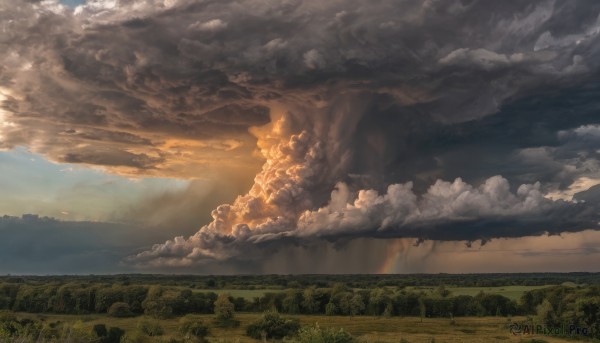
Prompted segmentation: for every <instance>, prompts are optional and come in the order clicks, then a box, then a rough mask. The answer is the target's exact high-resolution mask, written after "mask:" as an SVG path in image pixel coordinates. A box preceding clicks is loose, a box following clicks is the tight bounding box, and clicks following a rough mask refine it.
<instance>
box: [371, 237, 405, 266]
mask: <svg viewBox="0 0 600 343" xmlns="http://www.w3.org/2000/svg"><path fill="white" fill-rule="evenodd" d="M404 248H405V247H404V242H403V240H401V239H398V240H394V241H392V242H391V244H389V245H388V249H387V256H386V257H385V259H384V260H383V264H382V265H381V266H380V267H379V268H377V274H391V273H395V272H397V268H396V265H397V262H398V258H399V257H400V254H402V251H404Z"/></svg>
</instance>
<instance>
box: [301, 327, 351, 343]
mask: <svg viewBox="0 0 600 343" xmlns="http://www.w3.org/2000/svg"><path fill="white" fill-rule="evenodd" d="M292 342H293V343H355V342H356V340H355V339H354V337H352V335H351V334H349V333H348V332H346V331H344V330H343V329H339V330H338V329H333V328H326V329H323V328H320V327H319V325H318V324H317V325H315V326H314V327H303V328H301V329H300V330H299V331H298V335H297V336H296V337H295V338H294V339H292V340H291V342H290V343H292Z"/></svg>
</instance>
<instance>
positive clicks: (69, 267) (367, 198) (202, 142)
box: [0, 0, 600, 274]
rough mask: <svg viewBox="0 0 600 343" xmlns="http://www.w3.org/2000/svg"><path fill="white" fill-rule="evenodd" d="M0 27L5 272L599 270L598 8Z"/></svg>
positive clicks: (372, 11) (228, 6)
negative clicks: (0, 31)
mask: <svg viewBox="0 0 600 343" xmlns="http://www.w3.org/2000/svg"><path fill="white" fill-rule="evenodd" d="M0 23H1V24H2V27H1V30H2V33H1V34H0V236H1V238H0V274H9V273H10V274H90V273H95V274H98V273H125V272H136V273H145V272H152V273H193V274H234V273H246V274H247V273H282V274H292V273H421V272H423V273H440V272H445V273H471V272H543V271H550V272H552V271H555V272H566V271H600V266H598V264H597V263H595V262H596V261H598V259H599V258H600V205H599V200H600V100H599V99H600V83H599V81H598V80H600V78H599V76H600V3H598V2H597V1H595V0H590V1H559V0H555V1H552V0H546V1H542V0H538V1H528V2H522V1H511V0H509V1H502V2H489V1H477V0H450V1H434V0H430V1H421V0H419V1H417V0H402V1H395V0H394V1H392V0H378V1H368V2H367V1H359V0H346V1H338V0H332V1H327V2H323V1H317V0H282V1H261V0H226V1H211V0H87V1H83V0H62V1H58V0H29V1H20V0H19V1H17V0H0Z"/></svg>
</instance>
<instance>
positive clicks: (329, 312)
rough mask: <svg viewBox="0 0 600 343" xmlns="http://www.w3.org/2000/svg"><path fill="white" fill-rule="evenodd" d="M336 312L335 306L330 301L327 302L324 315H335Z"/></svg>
mask: <svg viewBox="0 0 600 343" xmlns="http://www.w3.org/2000/svg"><path fill="white" fill-rule="evenodd" d="M336 314H337V306H335V304H334V303H332V302H331V301H330V302H328V303H327V305H326V306H325V315H327V316H335V315H336Z"/></svg>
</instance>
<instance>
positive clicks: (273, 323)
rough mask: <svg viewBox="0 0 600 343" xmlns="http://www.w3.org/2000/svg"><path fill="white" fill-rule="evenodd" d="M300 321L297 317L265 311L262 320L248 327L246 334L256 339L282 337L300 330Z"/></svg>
mask: <svg viewBox="0 0 600 343" xmlns="http://www.w3.org/2000/svg"><path fill="white" fill-rule="evenodd" d="M299 328H300V323H299V322H298V320H297V319H287V318H282V317H281V316H280V315H279V313H277V312H274V311H268V312H265V313H264V314H263V316H262V318H261V319H260V320H258V321H257V322H254V323H252V324H250V325H249V326H248V328H247V329H246V335H248V336H250V337H252V338H255V339H281V338H283V337H286V336H292V335H294V334H296V332H298V329H299Z"/></svg>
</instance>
